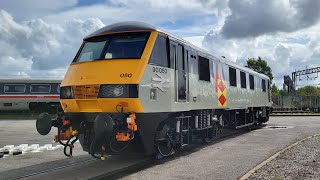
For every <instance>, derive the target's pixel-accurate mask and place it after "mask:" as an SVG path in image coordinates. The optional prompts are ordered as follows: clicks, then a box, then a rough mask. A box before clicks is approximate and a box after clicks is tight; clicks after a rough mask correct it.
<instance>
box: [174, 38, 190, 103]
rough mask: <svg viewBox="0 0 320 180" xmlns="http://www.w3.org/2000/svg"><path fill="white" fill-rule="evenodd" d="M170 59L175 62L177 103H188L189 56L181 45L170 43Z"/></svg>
mask: <svg viewBox="0 0 320 180" xmlns="http://www.w3.org/2000/svg"><path fill="white" fill-rule="evenodd" d="M170 57H171V60H173V62H174V69H175V92H176V102H186V101H187V93H188V91H187V79H188V73H187V57H188V56H187V55H186V56H185V50H184V47H183V46H182V45H181V44H178V43H175V42H173V41H171V42H170Z"/></svg>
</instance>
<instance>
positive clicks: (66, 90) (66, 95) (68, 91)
mask: <svg viewBox="0 0 320 180" xmlns="http://www.w3.org/2000/svg"><path fill="white" fill-rule="evenodd" d="M60 99H73V91H72V87H71V86H65V87H61V88H60Z"/></svg>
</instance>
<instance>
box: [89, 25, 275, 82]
mask: <svg viewBox="0 0 320 180" xmlns="http://www.w3.org/2000/svg"><path fill="white" fill-rule="evenodd" d="M128 31H158V32H161V33H164V34H167V35H168V36H169V37H171V38H174V39H176V40H178V41H180V42H181V43H183V44H185V45H187V46H189V47H192V48H193V49H195V50H197V51H198V52H200V55H202V56H205V57H208V58H210V59H214V60H217V61H220V62H224V63H226V64H228V65H230V66H233V67H235V68H237V69H240V70H243V71H246V72H249V73H251V74H253V75H257V76H260V77H263V78H267V79H269V77H268V76H266V75H264V74H260V73H257V72H256V71H253V70H252V69H250V68H247V67H243V66H240V65H238V64H236V63H235V62H233V61H230V60H227V59H226V58H222V57H216V56H214V55H212V53H210V52H208V51H206V50H204V49H202V48H199V47H197V46H195V45H193V44H191V43H190V42H188V41H186V40H184V39H182V38H180V37H178V36H175V35H172V34H170V33H167V32H165V31H162V30H159V29H157V28H156V27H154V26H152V25H150V24H147V23H144V22H139V21H125V22H119V23H115V24H111V25H108V26H105V27H103V28H101V29H98V30H97V31H95V32H93V33H91V34H90V35H88V36H86V37H85V38H84V39H87V38H90V37H93V36H98V35H103V34H107V33H112V32H128Z"/></svg>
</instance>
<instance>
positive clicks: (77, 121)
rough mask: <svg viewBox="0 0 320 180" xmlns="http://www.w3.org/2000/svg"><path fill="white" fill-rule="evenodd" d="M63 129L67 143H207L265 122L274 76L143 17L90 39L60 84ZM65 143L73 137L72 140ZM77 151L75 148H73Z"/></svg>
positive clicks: (113, 147) (42, 122)
mask: <svg viewBox="0 0 320 180" xmlns="http://www.w3.org/2000/svg"><path fill="white" fill-rule="evenodd" d="M60 98H61V100H60V102H61V106H62V109H63V112H64V113H61V114H60V116H59V118H58V119H57V120H54V121H52V123H50V122H49V121H51V120H48V119H49V118H48V116H46V115H45V114H42V115H41V116H40V117H39V119H38V121H37V128H38V131H39V133H41V134H47V133H48V132H49V131H50V128H51V127H49V125H48V124H50V126H51V124H52V125H53V126H56V127H58V128H59V134H58V135H57V136H56V140H57V141H59V142H60V143H62V144H64V145H65V154H66V155H69V156H70V154H68V153H66V148H68V147H71V148H72V147H73V143H74V142H75V141H76V140H77V139H78V138H79V139H80V143H81V145H82V147H83V149H84V150H85V151H88V152H89V153H90V154H92V155H93V156H95V157H98V156H97V154H100V155H101V158H103V154H104V153H108V154H116V153H120V152H121V153H131V152H140V153H144V154H149V155H150V154H154V153H159V154H160V155H162V156H167V155H170V154H172V153H173V152H174V151H176V150H178V149H181V148H183V147H184V146H187V145H189V144H192V143H193V142H194V140H195V139H202V140H203V141H205V142H209V141H211V140H212V139H214V138H216V137H217V135H218V133H219V132H221V130H222V129H223V128H236V129H238V128H243V127H250V126H255V125H261V124H262V123H264V122H266V121H268V117H269V111H270V106H271V101H270V81H269V78H268V77H267V76H265V75H263V74H259V73H257V72H255V71H252V70H250V69H248V68H245V67H242V66H239V65H237V64H235V63H233V62H231V61H228V60H226V59H224V58H220V57H215V56H213V55H212V54H209V53H208V52H206V51H204V50H202V49H199V48H197V47H195V46H193V45H192V44H190V43H189V42H187V41H185V40H183V39H181V38H178V37H176V36H173V35H170V34H168V33H165V32H163V31H160V30H158V29H157V28H155V27H153V26H151V25H149V24H145V23H141V22H122V23H117V24H113V25H110V26H106V27H104V28H101V29H99V30H97V31H96V32H94V33H92V34H90V35H89V36H87V37H85V38H84V40H83V43H82V45H81V47H80V50H79V51H78V53H77V54H76V56H75V58H74V60H73V61H72V63H71V65H70V67H69V69H68V71H67V73H66V75H65V78H64V80H63V81H62V84H61V94H60ZM62 140H68V141H67V143H64V142H62ZM71 152H72V151H71Z"/></svg>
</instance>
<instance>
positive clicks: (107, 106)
mask: <svg viewBox="0 0 320 180" xmlns="http://www.w3.org/2000/svg"><path fill="white" fill-rule="evenodd" d="M157 35H158V32H156V31H152V32H151V33H150V36H149V39H148V41H147V43H146V46H145V48H144V51H143V53H142V55H141V58H140V59H108V60H103V59H102V60H93V61H86V62H74V63H72V64H71V65H70V67H69V69H68V71H67V73H66V75H65V77H64V80H63V81H62V83H61V87H72V90H73V92H72V93H74V95H73V98H66V99H61V100H60V103H61V105H62V108H63V110H64V112H117V111H119V110H120V108H121V107H122V108H123V110H124V112H143V107H142V105H141V103H140V100H139V98H138V97H135V98H99V97H98V94H99V89H100V88H101V86H102V85H121V84H127V85H130V84H136V85H138V84H139V83H140V80H141V78H142V75H143V73H144V70H145V68H146V66H147V64H148V60H149V58H150V55H151V52H152V48H153V46H154V43H155V40H156V37H157ZM119 106H121V107H119Z"/></svg>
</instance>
